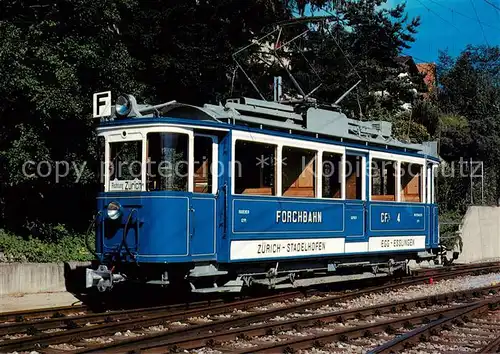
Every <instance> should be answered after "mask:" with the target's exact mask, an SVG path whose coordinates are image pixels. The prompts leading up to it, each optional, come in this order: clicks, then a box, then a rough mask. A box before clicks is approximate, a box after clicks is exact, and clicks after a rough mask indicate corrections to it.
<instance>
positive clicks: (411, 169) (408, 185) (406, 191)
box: [401, 162, 422, 202]
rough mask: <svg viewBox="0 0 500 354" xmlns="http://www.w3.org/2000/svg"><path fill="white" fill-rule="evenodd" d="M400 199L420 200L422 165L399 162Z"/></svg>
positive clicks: (403, 200) (408, 200) (406, 200)
mask: <svg viewBox="0 0 500 354" xmlns="http://www.w3.org/2000/svg"><path fill="white" fill-rule="evenodd" d="M401 201H402V202H421V201H422V165H417V164H413V163H408V162H401Z"/></svg>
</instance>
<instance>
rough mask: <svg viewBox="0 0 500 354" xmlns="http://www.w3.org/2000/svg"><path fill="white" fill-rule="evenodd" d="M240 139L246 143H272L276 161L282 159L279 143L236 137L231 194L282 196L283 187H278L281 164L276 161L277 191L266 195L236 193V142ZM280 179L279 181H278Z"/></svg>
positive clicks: (232, 159)
mask: <svg viewBox="0 0 500 354" xmlns="http://www.w3.org/2000/svg"><path fill="white" fill-rule="evenodd" d="M238 141H243V142H246V143H254V144H262V145H272V146H274V147H275V156H276V157H275V160H276V161H281V149H280V147H279V145H278V144H276V143H274V142H272V141H262V140H255V139H241V138H236V139H232V145H231V156H232V158H231V162H230V163H231V195H233V196H242V195H243V196H255V197H267V198H274V197H278V196H279V197H281V189H280V190H278V187H280V188H281V178H280V175H278V171H281V164H276V161H275V162H274V163H275V165H274V168H275V171H274V174H275V177H274V179H275V180H274V183H275V186H274V190H275V193H274V194H273V195H265V194H243V193H236V143H237V142H238ZM278 181H279V182H278Z"/></svg>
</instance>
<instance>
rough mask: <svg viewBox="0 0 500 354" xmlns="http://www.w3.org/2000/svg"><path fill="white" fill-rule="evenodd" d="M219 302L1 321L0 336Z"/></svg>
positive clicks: (194, 307) (202, 306)
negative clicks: (21, 320) (34, 319)
mask: <svg viewBox="0 0 500 354" xmlns="http://www.w3.org/2000/svg"><path fill="white" fill-rule="evenodd" d="M220 303H225V304H227V302H224V301H223V300H220V299H219V300H215V301H213V300H208V301H199V302H192V303H185V304H173V305H164V306H156V307H148V308H138V309H128V310H117V311H108V312H99V313H90V314H84V315H76V316H68V317H66V316H54V317H53V318H48V319H43V320H37V321H30V322H15V323H2V324H0V336H3V335H6V334H14V333H22V332H23V331H30V332H31V333H34V332H37V331H41V330H47V329H53V328H61V327H64V326H70V327H74V326H75V325H84V324H86V323H88V322H92V323H97V322H104V321H106V322H110V321H123V320H126V319H130V318H132V317H141V316H148V315H151V314H153V315H154V314H155V313H157V312H161V311H169V312H173V311H185V310H192V309H199V308H204V307H209V306H213V305H217V304H220Z"/></svg>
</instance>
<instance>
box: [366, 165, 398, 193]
mask: <svg viewBox="0 0 500 354" xmlns="http://www.w3.org/2000/svg"><path fill="white" fill-rule="evenodd" d="M395 164H396V163H395V162H394V161H388V160H380V159H373V160H372V166H371V173H372V195H371V199H372V200H384V201H395V200H396V193H395V191H396V175H395Z"/></svg>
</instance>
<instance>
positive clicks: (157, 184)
mask: <svg viewBox="0 0 500 354" xmlns="http://www.w3.org/2000/svg"><path fill="white" fill-rule="evenodd" d="M188 148H189V136H188V135H187V134H182V133H148V135H147V157H146V158H147V172H146V176H147V177H146V186H147V190H148V191H181V192H187V191H188V173H189V168H188V167H189V163H188V156H189V155H188Z"/></svg>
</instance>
